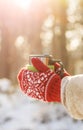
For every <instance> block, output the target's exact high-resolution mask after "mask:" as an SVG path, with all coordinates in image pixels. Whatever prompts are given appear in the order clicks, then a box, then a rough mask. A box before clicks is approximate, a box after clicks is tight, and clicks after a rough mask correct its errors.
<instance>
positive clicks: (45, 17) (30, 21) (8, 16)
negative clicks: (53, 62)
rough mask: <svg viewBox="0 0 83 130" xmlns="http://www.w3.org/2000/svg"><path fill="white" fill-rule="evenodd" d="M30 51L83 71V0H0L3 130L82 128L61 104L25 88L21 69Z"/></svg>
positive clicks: (0, 114) (0, 118)
mask: <svg viewBox="0 0 83 130" xmlns="http://www.w3.org/2000/svg"><path fill="white" fill-rule="evenodd" d="M31 54H49V55H52V56H53V57H54V58H55V59H60V60H61V61H62V62H63V64H64V66H65V68H66V70H67V71H68V72H69V73H70V74H71V75H75V74H82V73H83V0H0V130H83V121H82V120H75V119H73V118H72V117H70V115H69V114H68V113H67V111H66V110H65V108H64V107H63V106H62V105H61V104H57V103H45V102H40V101H36V100H33V99H31V98H29V97H27V96H26V95H24V94H23V93H22V92H21V90H20V88H19V85H18V82H17V74H18V72H19V70H20V69H21V67H23V66H25V65H26V64H28V62H29V55H31Z"/></svg>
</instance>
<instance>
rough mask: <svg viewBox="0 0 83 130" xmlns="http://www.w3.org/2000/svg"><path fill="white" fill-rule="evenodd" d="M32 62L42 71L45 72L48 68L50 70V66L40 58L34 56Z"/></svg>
mask: <svg viewBox="0 0 83 130" xmlns="http://www.w3.org/2000/svg"><path fill="white" fill-rule="evenodd" d="M31 61H32V64H33V66H34V67H35V68H36V69H37V70H38V71H40V72H45V71H47V70H49V68H48V67H47V66H46V65H45V64H44V63H43V62H42V61H40V60H39V58H32V60H31Z"/></svg>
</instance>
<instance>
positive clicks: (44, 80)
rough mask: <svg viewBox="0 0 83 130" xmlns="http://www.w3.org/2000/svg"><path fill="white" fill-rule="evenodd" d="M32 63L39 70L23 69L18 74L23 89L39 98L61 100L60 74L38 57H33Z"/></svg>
mask: <svg viewBox="0 0 83 130" xmlns="http://www.w3.org/2000/svg"><path fill="white" fill-rule="evenodd" d="M32 63H33V65H34V67H35V68H36V69H37V70H38V72H32V71H30V70H27V69H22V70H21V71H20V72H19V74H18V80H19V84H20V87H21V89H22V91H23V92H24V93H26V94H27V95H28V96H30V97H33V98H36V99H39V100H43V101H48V102H61V99H60V84H61V78H60V76H59V75H57V74H56V73H55V72H53V71H51V70H50V69H49V68H48V67H47V66H46V65H44V64H43V63H42V62H41V61H40V60H39V59H38V58H33V59H32Z"/></svg>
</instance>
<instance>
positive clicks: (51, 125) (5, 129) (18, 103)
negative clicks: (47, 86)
mask: <svg viewBox="0 0 83 130" xmlns="http://www.w3.org/2000/svg"><path fill="white" fill-rule="evenodd" d="M1 88H2V89H1ZM11 88H12V85H11V82H10V81H9V80H8V79H0V90H3V91H5V93H3V91H0V130H83V121H82V120H80V121H79V120H74V119H73V118H71V117H70V116H69V115H68V113H67V111H66V110H65V108H64V107H63V106H62V105H61V104H56V103H45V102H42V101H37V100H33V99H31V98H29V97H27V96H26V95H24V94H23V93H22V92H21V90H20V89H19V86H18V87H17V90H16V91H15V92H14V93H11V94H8V91H9V90H10V89H11ZM6 92H7V93H6Z"/></svg>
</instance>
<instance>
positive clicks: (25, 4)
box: [15, 0, 32, 10]
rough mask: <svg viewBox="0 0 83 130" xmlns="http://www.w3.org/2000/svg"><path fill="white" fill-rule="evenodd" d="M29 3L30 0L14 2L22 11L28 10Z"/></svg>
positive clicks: (16, 0)
mask: <svg viewBox="0 0 83 130" xmlns="http://www.w3.org/2000/svg"><path fill="white" fill-rule="evenodd" d="M31 2H32V0H15V3H16V5H17V6H19V7H20V8H22V9H24V10H26V9H28V8H29V6H30V4H31Z"/></svg>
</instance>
